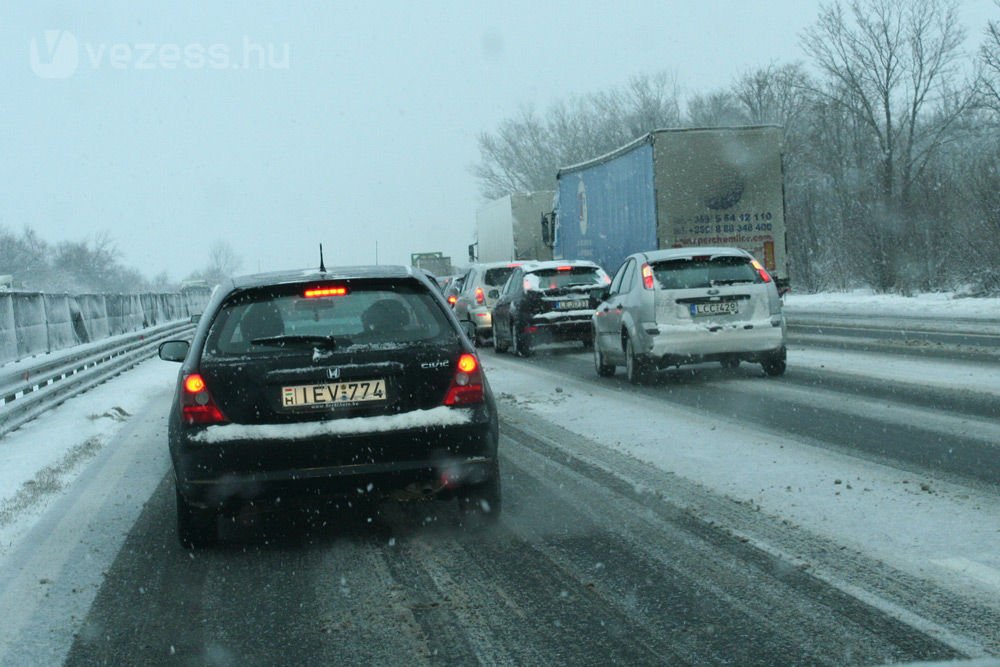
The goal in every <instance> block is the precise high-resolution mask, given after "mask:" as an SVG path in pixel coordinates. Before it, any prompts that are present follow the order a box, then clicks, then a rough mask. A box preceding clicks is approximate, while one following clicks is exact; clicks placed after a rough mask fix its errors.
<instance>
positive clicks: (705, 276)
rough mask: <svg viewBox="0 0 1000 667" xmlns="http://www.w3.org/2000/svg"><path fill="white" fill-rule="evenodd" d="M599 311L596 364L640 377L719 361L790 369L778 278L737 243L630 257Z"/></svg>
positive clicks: (772, 371)
mask: <svg viewBox="0 0 1000 667" xmlns="http://www.w3.org/2000/svg"><path fill="white" fill-rule="evenodd" d="M600 298H601V299H602V301H601V303H600V304H599V305H598V307H597V310H596V311H595V312H594V317H593V328H594V366H595V368H596V370H597V374H598V375H602V376H610V375H614V373H615V369H616V366H619V365H624V366H625V369H626V372H627V375H628V379H629V381H630V382H632V383H633V384H639V383H641V382H643V381H645V380H647V379H649V378H650V376H651V375H652V374H653V373H654V372H655V371H656V370H658V369H662V368H667V367H669V366H680V365H681V364H692V363H701V362H706V361H719V362H721V363H722V365H723V366H725V367H728V368H735V367H737V366H739V364H740V362H741V361H749V362H754V363H759V364H761V366H762V367H763V369H764V372H765V373H766V374H767V375H772V376H773V375H781V374H782V373H784V372H785V316H784V314H783V313H782V311H781V297H779V296H778V290H777V288H776V287H775V284H774V281H773V280H772V279H771V276H770V275H769V274H768V273H767V271H766V270H765V269H764V267H763V266H762V265H761V263H760V262H758V261H757V260H756V259H754V258H753V256H752V255H750V253H748V252H746V251H744V250H740V249H738V248H674V249H671V250H655V251H651V252H641V253H636V254H634V255H630V256H629V257H627V258H625V262H624V263H623V264H622V266H621V268H620V269H618V273H617V274H615V277H614V279H613V280H612V281H611V285H610V286H609V287H608V288H607V289H606V290H605V291H604V292H603V293H602V294H601V295H600Z"/></svg>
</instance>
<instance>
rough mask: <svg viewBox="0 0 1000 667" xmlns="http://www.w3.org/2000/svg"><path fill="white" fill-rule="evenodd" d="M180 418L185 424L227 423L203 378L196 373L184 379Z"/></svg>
mask: <svg viewBox="0 0 1000 667" xmlns="http://www.w3.org/2000/svg"><path fill="white" fill-rule="evenodd" d="M181 416H182V418H183V419H184V422H185V423H187V424H221V423H223V422H226V421H229V420H228V419H226V416H225V415H223V414H222V411H221V410H219V406H217V405H216V404H215V400H214V399H213V398H212V394H211V393H209V391H208V385H207V384H206V383H205V378H203V377H202V376H201V375H199V374H198V373H192V374H191V375H187V376H185V377H184V382H183V391H181Z"/></svg>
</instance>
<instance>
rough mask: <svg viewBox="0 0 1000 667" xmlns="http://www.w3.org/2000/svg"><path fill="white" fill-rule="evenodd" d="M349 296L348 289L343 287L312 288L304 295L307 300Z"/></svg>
mask: <svg viewBox="0 0 1000 667" xmlns="http://www.w3.org/2000/svg"><path fill="white" fill-rule="evenodd" d="M346 294H347V288H346V287H344V286H343V285H338V286H336V287H311V288H309V289H307V290H306V291H305V292H303V293H302V296H304V297H305V298H307V299H317V298H320V297H324V296H344V295H346Z"/></svg>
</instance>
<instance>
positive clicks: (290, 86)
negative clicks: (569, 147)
mask: <svg viewBox="0 0 1000 667" xmlns="http://www.w3.org/2000/svg"><path fill="white" fill-rule="evenodd" d="M89 4H96V3H80V2H75V1H74V2H65V3H55V2H42V1H37V2H36V1H31V0H26V1H25V2H22V3H19V5H20V6H12V3H10V2H5V3H4V6H3V8H2V9H0V50H2V51H0V82H2V86H3V96H2V98H0V151H2V156H3V159H2V161H0V225H2V226H4V227H6V228H8V229H10V230H14V231H19V230H20V229H21V228H23V227H24V226H25V225H28V226H31V227H33V228H34V229H35V230H37V231H38V232H39V233H40V234H41V235H42V237H43V238H45V239H46V240H48V241H50V242H53V243H55V242H58V241H61V240H67V239H69V240H81V239H85V238H89V237H92V236H93V235H94V234H95V233H98V232H101V231H106V232H108V233H110V235H111V236H112V237H113V238H114V239H115V241H116V242H117V245H118V247H119V249H120V250H121V251H122V259H123V261H124V263H125V264H127V265H130V266H133V267H136V268H138V269H140V270H141V271H142V272H143V273H144V274H146V275H147V276H152V275H153V274H156V273H158V272H160V271H164V270H166V271H167V272H168V273H169V274H170V275H171V277H172V278H174V279H180V278H182V277H183V276H184V275H186V274H187V273H189V272H190V271H192V270H194V269H198V268H201V267H202V266H203V265H204V264H205V263H206V260H207V247H208V246H209V245H211V243H212V242H213V241H215V240H218V239H225V240H227V241H229V242H230V243H231V244H232V246H233V248H234V249H235V250H236V252H237V253H238V254H239V255H240V256H242V258H243V260H244V269H245V270H247V271H256V270H257V269H258V268H260V269H264V270H269V269H281V268H292V267H302V266H313V265H315V264H316V261H317V258H316V254H317V253H316V246H317V244H318V243H319V242H322V243H323V244H324V247H325V248H326V253H327V263H328V264H345V263H348V264H357V263H372V262H374V261H375V247H376V242H377V243H378V249H379V259H380V261H382V262H383V263H388V262H392V263H404V262H408V260H409V255H410V253H412V252H423V251H437V250H440V251H444V252H445V253H446V254H450V255H451V256H452V257H453V258H454V259H455V260H456V261H460V260H463V259H464V256H465V252H466V246H467V244H468V243H470V242H471V241H472V236H473V227H474V220H475V211H476V209H477V208H478V207H479V206H480V205H481V204H482V203H483V202H482V200H481V199H480V197H479V194H478V188H477V183H476V181H475V179H474V178H473V177H472V176H471V175H470V173H469V168H470V166H471V165H472V164H474V163H475V162H476V161H477V160H478V151H477V147H476V136H477V135H478V134H479V133H480V132H482V131H484V130H485V131H489V130H492V129H494V128H495V127H496V126H497V124H498V123H499V122H500V121H501V120H503V119H504V118H506V117H509V116H511V115H513V114H515V113H516V112H517V111H518V110H519V108H521V107H522V106H525V105H533V106H535V107H536V108H538V109H539V110H544V109H545V108H546V107H547V106H548V105H550V104H551V103H553V102H555V101H558V100H561V99H566V98H568V97H570V96H573V95H584V94H587V93H591V92H598V91H602V90H606V89H608V88H609V87H613V86H618V85H621V84H623V83H625V82H626V81H627V80H628V79H629V78H630V77H631V76H633V75H636V74H644V73H645V74H652V73H655V72H658V71H664V70H665V71H668V72H672V73H674V74H675V75H676V77H677V80H678V82H679V84H680V85H681V87H682V89H683V90H684V91H686V92H688V93H691V92H707V91H710V90H713V89H717V88H719V87H722V86H726V85H728V84H729V83H730V82H731V81H732V80H733V78H734V77H735V76H737V75H738V74H740V73H741V72H743V71H745V70H747V69H750V68H753V67H756V66H761V65H766V64H768V63H770V62H777V63H785V62H791V61H796V60H803V59H804V55H803V53H802V51H801V48H800V46H799V40H798V36H799V34H800V33H801V31H802V29H803V28H805V27H807V26H809V25H811V24H812V23H813V22H814V21H815V18H816V16H817V13H818V7H819V3H816V2H811V1H806V0H768V1H766V2H751V1H749V0H669V1H663V0H661V1H660V2H652V1H650V2H605V3H595V2H583V1H581V0H573V1H570V2H548V3H542V4H539V3H537V2H534V1H533V2H528V1H526V0H504V1H503V2H498V3H494V4H493V5H491V6H487V5H486V4H485V3H483V4H480V3H478V2H454V3H423V2H419V3H418V2H385V3H370V2H359V3H345V2H314V3H305V2H285V1H280V2H272V3H250V2H211V3H206V2H190V3H182V2H177V3H175V2H170V3H163V2H136V1H132V0H129V1H127V2H118V3H112V2H107V3H100V4H101V5H103V8H101V9H94V8H84V7H85V5H89ZM961 11H962V19H963V21H964V23H965V25H966V27H967V29H968V30H969V33H970V38H969V41H968V44H967V48H968V50H970V51H972V50H974V49H975V48H976V47H977V46H978V45H979V43H980V42H981V37H982V31H983V29H984V28H985V24H986V21H987V20H988V19H990V18H1000V10H998V9H997V8H996V6H995V5H994V4H993V2H992V0H964V1H963V2H962V3H961ZM0 273H3V270H2V267H0Z"/></svg>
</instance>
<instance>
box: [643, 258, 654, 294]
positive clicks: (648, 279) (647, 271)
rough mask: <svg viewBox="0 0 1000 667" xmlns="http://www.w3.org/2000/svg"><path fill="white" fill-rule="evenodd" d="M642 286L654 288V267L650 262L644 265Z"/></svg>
mask: <svg viewBox="0 0 1000 667" xmlns="http://www.w3.org/2000/svg"><path fill="white" fill-rule="evenodd" d="M642 286H643V287H645V288H646V289H653V267H651V266H650V265H649V264H643V265H642Z"/></svg>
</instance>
